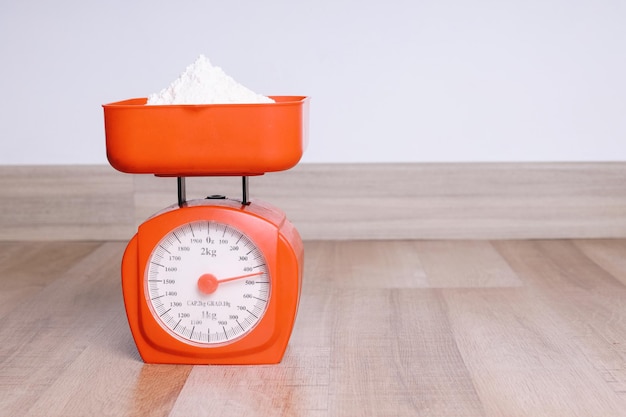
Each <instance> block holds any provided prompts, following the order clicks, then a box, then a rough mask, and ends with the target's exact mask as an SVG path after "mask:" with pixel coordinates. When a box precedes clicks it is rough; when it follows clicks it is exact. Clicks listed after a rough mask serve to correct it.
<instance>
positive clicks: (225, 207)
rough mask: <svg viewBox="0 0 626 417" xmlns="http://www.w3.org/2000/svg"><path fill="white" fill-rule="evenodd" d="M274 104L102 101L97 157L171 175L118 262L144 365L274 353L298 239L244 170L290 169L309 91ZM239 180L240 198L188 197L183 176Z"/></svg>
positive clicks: (277, 357) (291, 317) (250, 360)
mask: <svg viewBox="0 0 626 417" xmlns="http://www.w3.org/2000/svg"><path fill="white" fill-rule="evenodd" d="M271 98H273V99H274V100H275V102H274V103H263V104H207V105H154V106H148V105H146V101H147V100H146V99H145V98H138V99H131V100H125V101H120V102H115V103H111V104H106V105H104V106H103V107H104V120H105V132H106V148H107V157H108V160H109V162H110V163H111V165H112V166H113V167H114V168H115V169H117V170H119V171H122V172H126V173H133V174H147V173H148V174H154V175H156V176H159V177H176V178H177V185H178V198H177V200H178V201H177V203H176V204H173V205H172V206H170V207H167V208H165V209H164V210H162V211H160V212H159V213H156V214H155V215H153V216H152V217H150V218H149V219H148V220H146V221H145V222H144V223H142V224H141V225H140V226H139V227H138V230H137V233H136V234H135V235H134V236H133V238H132V239H131V240H130V242H129V243H128V246H127V247H126V251H125V252H124V256H123V259H122V292H123V297H124V304H125V308H126V315H127V317H128V323H129V326H130V329H131V332H132V335H133V338H134V340H135V343H136V345H137V348H138V351H139V354H140V355H141V357H142V359H143V360H144V361H145V362H147V363H179V364H269V363H278V362H280V361H281V359H282V357H283V355H284V352H285V350H286V348H287V344H288V341H289V337H290V336H291V331H292V328H293V324H294V321H295V317H296V312H297V309H298V303H299V299H300V290H301V283H302V270H303V256H304V250H303V244H302V240H301V238H300V235H299V234H298V231H297V230H296V229H295V227H294V226H293V225H292V224H291V223H290V222H289V221H288V220H287V218H286V216H285V214H284V213H283V212H282V211H281V210H280V209H278V208H276V207H274V206H272V205H270V204H268V203H266V202H263V201H258V200H254V199H252V200H251V199H249V195H248V178H249V177H250V176H257V175H262V174H264V173H266V172H274V171H281V170H286V169H289V168H291V167H293V166H295V165H296V164H297V163H298V161H299V160H300V158H301V156H302V153H303V150H304V148H305V147H306V143H307V137H308V133H307V127H308V107H309V103H308V98H307V97H304V96H272V97H271ZM193 176H240V177H241V178H242V180H241V184H242V196H241V199H240V200H239V199H231V198H226V197H224V196H217V195H211V196H209V197H207V198H203V199H195V200H189V201H188V200H187V198H186V191H185V178H186V177H193Z"/></svg>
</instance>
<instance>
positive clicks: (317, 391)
mask: <svg viewBox="0 0 626 417" xmlns="http://www.w3.org/2000/svg"><path fill="white" fill-rule="evenodd" d="M124 247H125V244H124V243H123V242H107V241H103V242H90V241H49V242H40V241H34V242H27V241H22V242H0V301H1V303H0V319H1V320H2V325H1V326H0V340H2V343H0V416H11V417H19V416H93V415H100V416H108V415H110V416H136V415H154V416H196V415H197V416H200V415H202V416H213V415H214V416H224V415H229V416H248V417H249V416H294V415H297V416H390V415H393V416H451V417H452V416H455V417H456V416H468V417H496V416H498V417H499V416H504V417H510V416H513V417H515V416H533V417H536V416H546V417H552V416H555V417H556V416H559V417H560V416H581V417H582V416H601V417H622V416H624V410H626V280H625V277H626V261H625V259H626V240H624V239H598V240H595V239H576V240H565V239H550V240H493V241H485V240H436V241H434V240H357V241H351V240H344V241H337V240H331V241H321V240H316V241H306V242H305V251H306V262H305V280H304V287H303V290H302V301H301V304H300V310H299V314H298V318H297V321H296V326H295V329H294V333H293V335H292V338H291V340H290V344H289V347H288V350H287V353H286V355H285V358H284V359H283V362H282V363H280V364H278V365H269V366H187V365H180V366H175V365H146V364H144V363H143V362H142V361H141V359H140V357H139V355H138V353H137V350H136V348H135V346H134V344H133V340H132V337H131V334H130V331H129V329H128V326H127V323H126V318H125V313H124V305H123V301H122V296H121V289H120V277H119V263H120V260H121V256H122V253H123V250H124Z"/></svg>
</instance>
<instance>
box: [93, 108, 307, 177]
mask: <svg viewBox="0 0 626 417" xmlns="http://www.w3.org/2000/svg"><path fill="white" fill-rule="evenodd" d="M271 98H273V99H274V100H275V103H262V104H180V105H150V106H149V105H146V102H147V99H146V98H134V99H130V100H124V101H118V102H115V103H110V104H105V105H103V106H102V107H103V108H104V127H105V136H106V149H107V158H108V160H109V163H110V164H111V166H113V168H115V169H117V170H118V171H122V172H126V173H132V174H155V175H160V176H178V177H184V176H210V175H237V176H247V175H261V174H264V173H265V172H274V171H283V170H286V169H289V168H291V167H293V166H295V165H296V164H297V163H298V161H300V158H301V157H302V153H303V151H304V149H305V148H306V144H307V141H308V114H309V98H308V97H305V96H271Z"/></svg>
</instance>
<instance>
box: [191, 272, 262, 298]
mask: <svg viewBox="0 0 626 417" xmlns="http://www.w3.org/2000/svg"><path fill="white" fill-rule="evenodd" d="M263 274H264V272H253V273H251V274H245V275H238V276H235V277H229V278H222V279H217V278H216V277H215V275H213V274H204V275H202V276H201V277H200V278H198V289H199V290H200V291H201V292H202V293H204V294H213V293H214V292H215V291H216V290H217V287H218V285H220V284H221V283H223V282H229V281H235V280H238V279H244V278H250V277H255V276H257V275H263Z"/></svg>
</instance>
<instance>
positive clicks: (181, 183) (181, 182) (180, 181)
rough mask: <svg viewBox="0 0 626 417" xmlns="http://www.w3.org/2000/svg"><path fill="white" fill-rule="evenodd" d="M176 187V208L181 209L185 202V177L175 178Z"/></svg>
mask: <svg viewBox="0 0 626 417" xmlns="http://www.w3.org/2000/svg"><path fill="white" fill-rule="evenodd" d="M176 183H177V186H178V207H182V206H184V205H185V203H186V202H187V189H186V187H185V177H177V178H176Z"/></svg>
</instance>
